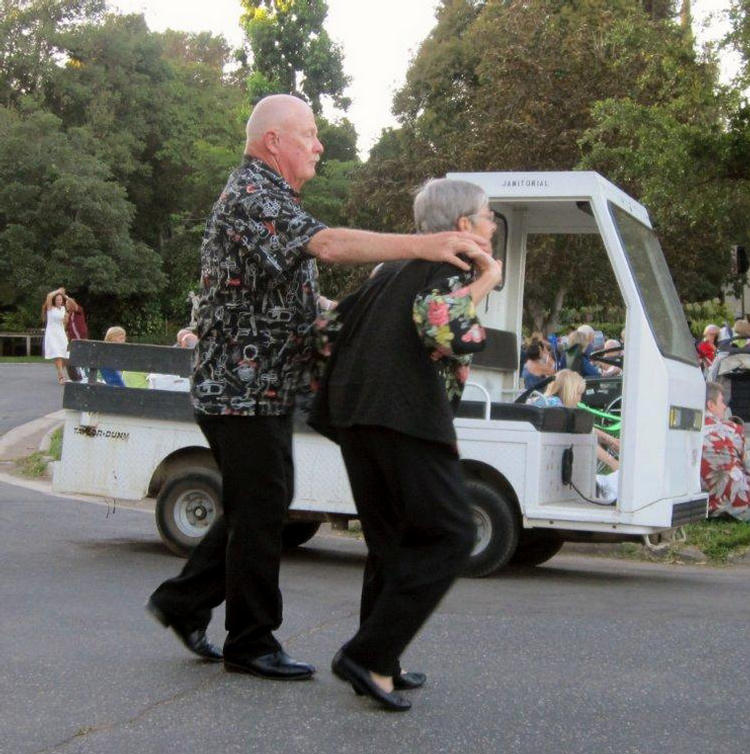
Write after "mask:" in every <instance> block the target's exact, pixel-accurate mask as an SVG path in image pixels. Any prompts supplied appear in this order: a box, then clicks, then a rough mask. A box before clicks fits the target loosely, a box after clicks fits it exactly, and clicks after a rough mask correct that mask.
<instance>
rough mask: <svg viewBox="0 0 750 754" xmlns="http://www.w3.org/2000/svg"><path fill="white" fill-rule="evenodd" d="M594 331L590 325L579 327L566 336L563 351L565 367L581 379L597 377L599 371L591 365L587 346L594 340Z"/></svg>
mask: <svg viewBox="0 0 750 754" xmlns="http://www.w3.org/2000/svg"><path fill="white" fill-rule="evenodd" d="M594 335H595V333H594V329H593V328H592V327H591V326H590V325H581V326H580V327H579V328H578V329H577V330H575V331H574V332H572V333H571V334H570V335H569V336H568V346H567V349H566V351H565V366H566V367H567V368H568V369H572V370H573V371H574V372H578V374H580V375H582V376H583V377H599V376H600V372H599V370H598V369H597V368H596V367H595V366H594V365H593V364H592V363H591V361H590V360H589V357H588V354H589V353H590V350H589V346H591V343H592V342H593V340H594Z"/></svg>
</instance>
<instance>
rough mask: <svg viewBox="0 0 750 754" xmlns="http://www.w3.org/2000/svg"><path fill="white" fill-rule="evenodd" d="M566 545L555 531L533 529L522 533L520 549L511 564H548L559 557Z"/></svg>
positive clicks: (519, 541) (519, 543) (519, 542)
mask: <svg viewBox="0 0 750 754" xmlns="http://www.w3.org/2000/svg"><path fill="white" fill-rule="evenodd" d="M564 544H565V543H564V542H563V540H562V539H561V538H560V535H559V534H557V533H556V532H554V531H543V530H538V529H532V530H530V531H524V532H522V533H521V537H520V539H519V540H518V548H517V549H516V551H515V553H514V554H513V557H512V558H511V559H510V564H511V565H515V566H537V565H541V564H542V563H546V562H547V561H548V560H549V559H550V558H552V557H554V556H555V555H557V553H558V552H560V550H561V549H562V546H563V545H564Z"/></svg>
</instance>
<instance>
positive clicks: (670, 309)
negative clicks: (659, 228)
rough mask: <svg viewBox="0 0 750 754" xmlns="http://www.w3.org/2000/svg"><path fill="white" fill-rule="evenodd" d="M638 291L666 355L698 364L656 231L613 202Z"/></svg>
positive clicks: (610, 206)
mask: <svg viewBox="0 0 750 754" xmlns="http://www.w3.org/2000/svg"><path fill="white" fill-rule="evenodd" d="M609 208H610V212H611V213H612V218H613V219H614V222H615V226H616V228H617V231H618V233H619V236H620V241H621V242H622V247H623V249H624V250H625V256H626V257H627V260H628V263H629V265H630V269H631V270H632V272H633V277H634V278H635V282H636V285H637V287H638V293H639V294H640V297H641V302H642V303H643V308H644V309H645V311H646V316H647V317H648V320H649V324H650V325H651V329H652V331H653V333H654V337H655V338H656V343H657V345H658V346H659V350H660V351H661V353H662V355H663V356H665V357H667V358H671V359H678V360H679V361H686V362H688V363H690V364H697V356H696V352H695V341H694V339H693V336H692V335H691V334H690V329H689V328H688V326H687V322H686V320H685V314H684V312H683V311H682V307H681V306H680V301H679V299H678V298H677V291H676V290H675V287H674V283H673V282H672V276H671V275H670V274H669V268H668V267H667V263H666V261H665V259H664V254H663V253H662V250H661V245H660V244H659V240H658V239H657V237H656V234H655V233H654V231H653V230H651V229H650V228H648V227H646V226H645V225H643V223H640V222H639V221H638V220H636V219H635V218H634V217H633V216H632V215H630V214H628V213H627V212H625V210H623V209H621V208H620V207H618V206H617V205H616V204H612V203H611V202H610V203H609Z"/></svg>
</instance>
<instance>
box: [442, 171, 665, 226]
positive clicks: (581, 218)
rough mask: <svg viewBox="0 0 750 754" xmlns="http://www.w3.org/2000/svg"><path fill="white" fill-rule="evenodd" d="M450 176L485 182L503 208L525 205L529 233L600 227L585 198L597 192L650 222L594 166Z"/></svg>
mask: <svg viewBox="0 0 750 754" xmlns="http://www.w3.org/2000/svg"><path fill="white" fill-rule="evenodd" d="M447 177H448V178H454V179H458V180H463V181H471V182H472V183H476V184H477V185H479V186H481V187H482V188H483V189H484V190H485V192H486V193H487V196H489V198H490V204H491V206H492V208H493V209H495V210H497V211H499V212H508V211H510V210H511V209H516V210H517V209H523V210H526V221H527V230H528V232H529V233H561V232H565V233H595V232H598V229H597V227H596V223H595V221H594V217H593V215H592V213H591V209H590V207H587V206H586V205H585V204H582V203H583V202H592V201H593V200H594V199H596V198H598V199H601V200H603V201H605V202H606V201H611V202H613V203H614V204H617V205H618V206H619V207H621V208H622V209H624V210H625V211H626V212H628V213H630V214H631V215H632V216H633V217H635V218H636V219H637V220H639V221H640V222H642V223H643V224H644V225H646V226H648V227H649V228H650V227H651V222H650V220H649V217H648V212H646V208H645V207H644V206H643V205H641V204H639V203H638V202H636V201H635V199H633V198H632V197H630V196H628V195H627V194H626V193H625V192H624V191H621V190H620V189H619V188H617V186H615V185H614V183H610V181H608V180H607V179H606V178H604V177H603V176H601V175H599V173H595V172H593V171H566V172H528V173H526V172H514V173H448V175H447Z"/></svg>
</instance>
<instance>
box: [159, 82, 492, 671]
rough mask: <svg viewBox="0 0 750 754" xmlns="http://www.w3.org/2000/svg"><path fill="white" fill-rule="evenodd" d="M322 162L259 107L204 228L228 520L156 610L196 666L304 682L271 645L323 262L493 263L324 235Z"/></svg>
mask: <svg viewBox="0 0 750 754" xmlns="http://www.w3.org/2000/svg"><path fill="white" fill-rule="evenodd" d="M322 152H323V146H322V144H321V143H320V141H318V135H317V129H316V126H315V118H314V116H313V113H312V110H311V109H310V108H309V107H308V106H307V104H305V103H304V102H303V101H302V100H300V99H297V98H296V97H291V96H288V95H273V96H271V97H266V98H265V99H263V100H261V101H260V102H259V103H258V104H257V105H256V106H255V108H254V109H253V112H252V115H251V116H250V119H249V120H248V123H247V141H246V146H245V160H244V162H243V164H242V165H241V166H240V167H238V168H237V169H236V170H235V171H234V172H233V173H232V174H231V175H230V177H229V181H228V183H227V185H226V187H225V188H224V191H223V192H222V194H221V195H220V197H219V199H218V200H217V202H216V204H215V205H214V208H213V211H212V213H211V216H210V217H209V219H208V222H207V224H206V231H205V234H204V238H203V246H202V249H201V267H202V280H201V293H200V300H199V304H198V328H197V329H198V334H199V337H200V340H199V342H198V345H197V347H196V365H195V372H194V376H193V386H192V398H193V405H194V407H195V412H196V419H197V421H198V424H199V425H200V427H201V430H202V431H203V433H204V435H205V436H206V439H207V441H208V443H209V445H210V447H211V451H212V453H213V455H214V458H215V459H216V463H217V465H218V467H219V469H220V471H221V475H222V483H223V493H222V506H223V511H224V515H223V516H221V517H220V518H219V519H218V520H217V521H216V522H215V523H214V525H213V526H212V527H211V529H210V530H209V532H208V533H207V534H206V536H205V537H204V539H203V541H202V542H201V543H200V544H199V546H198V547H197V548H196V549H195V551H194V553H193V554H192V556H191V558H190V559H189V560H188V562H187V564H186V565H185V567H184V569H183V570H182V572H181V573H180V575H179V576H177V577H176V578H173V579H169V580H168V581H166V582H164V583H163V584H162V585H161V586H160V587H159V588H158V589H157V590H156V591H155V592H154V593H153V594H152V595H151V598H150V599H149V602H148V604H147V609H148V610H149V611H150V612H151V614H152V615H153V616H154V617H155V618H156V619H157V620H159V621H160V622H161V623H162V624H163V625H165V626H169V627H171V628H172V629H173V630H174V631H175V633H176V634H177V635H178V637H179V638H180V639H181V640H182V642H183V643H184V644H185V645H186V646H187V647H188V649H190V650H191V651H192V652H194V653H195V654H197V655H199V656H200V657H203V658H205V659H208V660H215V661H220V660H222V659H223V660H224V665H225V667H226V668H227V669H229V670H235V671H240V672H247V673H252V674H254V675H257V676H261V677H263V678H276V679H282V680H284V679H286V680H297V679H304V678H309V677H310V676H311V675H312V674H313V673H314V672H315V668H314V667H313V666H312V665H310V664H308V663H304V662H298V661H296V660H293V659H291V658H290V657H289V656H288V655H287V654H286V653H285V652H284V651H283V649H282V648H281V645H280V644H279V642H278V641H277V640H276V639H275V637H274V636H273V631H275V630H276V629H277V628H278V627H279V625H280V624H281V616H282V602H281V594H280V592H279V587H278V579H279V561H280V557H281V531H282V528H283V525H284V519H285V517H286V511H287V508H288V507H289V505H290V503H291V501H292V498H293V496H294V468H293V464H292V410H293V407H294V400H295V395H296V394H297V392H298V391H299V390H301V389H304V388H305V386H306V385H307V383H308V381H309V377H310V375H309V361H310V353H311V337H312V334H311V331H312V324H313V322H314V319H315V316H316V313H317V310H318V307H319V305H320V297H319V292H318V274H317V269H316V266H315V260H316V259H320V260H322V261H325V262H328V263H368V262H379V261H388V260H394V259H413V258H421V259H426V260H430V261H433V262H448V263H451V264H453V265H455V266H456V267H458V268H459V269H461V270H468V269H469V264H468V263H467V262H466V261H465V259H461V258H459V254H462V255H465V256H467V257H469V258H473V257H474V256H477V255H480V254H481V255H484V253H485V251H486V250H488V248H489V245H488V244H487V242H486V240H485V239H483V238H482V237H481V236H477V235H474V234H472V233H467V232H446V233H435V234H431V235H421V236H410V235H397V234H382V233H368V232H366V231H360V230H354V229H349V228H326V227H325V225H323V223H321V222H318V221H317V220H316V219H315V218H313V217H312V216H310V215H309V214H308V213H306V212H305V211H304V210H303V209H302V208H301V207H300V204H299V191H300V189H301V188H302V186H303V184H304V183H306V182H307V181H308V180H310V179H311V178H313V177H314V175H315V169H316V165H317V163H318V160H319V159H320V155H321V153H322ZM225 599H226V628H227V637H226V641H225V643H224V652H223V655H222V652H221V651H220V650H219V649H218V648H216V647H214V646H213V645H211V644H210V643H209V642H208V640H207V638H206V627H207V626H208V623H209V621H210V619H211V610H212V609H213V608H214V607H216V606H217V605H219V604H220V603H221V602H222V601H223V600H225Z"/></svg>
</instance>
